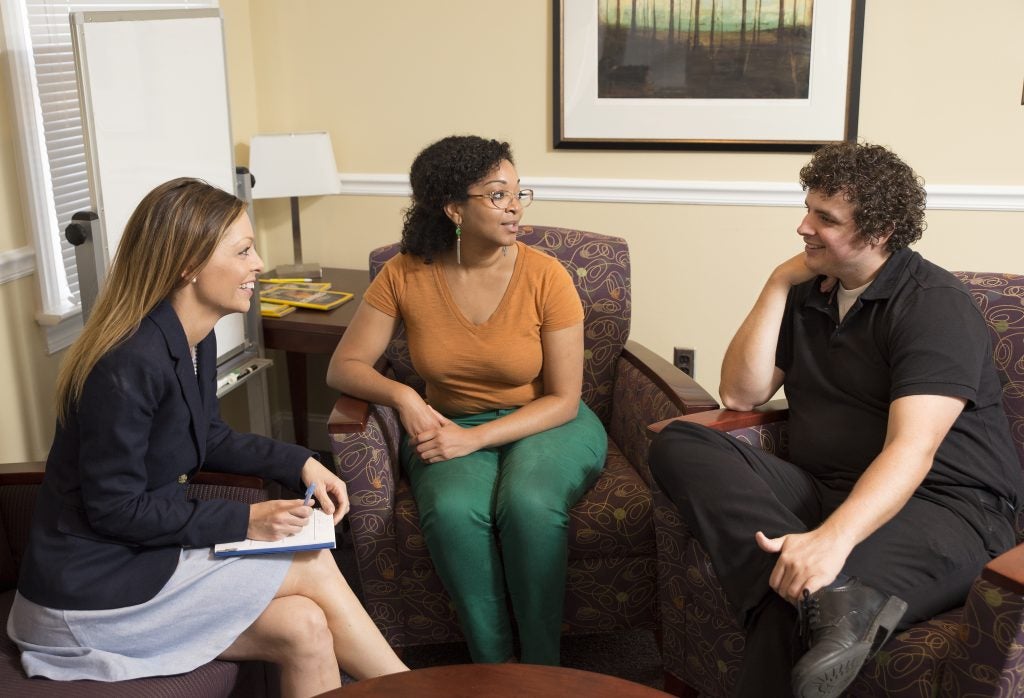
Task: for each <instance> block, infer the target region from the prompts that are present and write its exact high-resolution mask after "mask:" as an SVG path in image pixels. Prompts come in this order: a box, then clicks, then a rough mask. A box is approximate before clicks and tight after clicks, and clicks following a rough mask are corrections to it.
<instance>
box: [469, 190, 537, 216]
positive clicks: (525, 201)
mask: <svg viewBox="0 0 1024 698" xmlns="http://www.w3.org/2000/svg"><path fill="white" fill-rule="evenodd" d="M466 196H468V197H469V198H471V199H472V198H480V199H490V200H491V204H492V205H493V206H494V208H496V209H498V210H500V211H504V210H505V209H507V208H508V207H509V204H510V203H511V202H512V199H515V200H516V201H518V202H519V205H520V206H522V207H523V208H526V207H527V206H529V205H530V204H532V203H533V189H520V190H519V192H518V193H517V194H513V193H512V192H510V191H502V190H500V189H499V190H498V191H492V192H491V193H489V194H466Z"/></svg>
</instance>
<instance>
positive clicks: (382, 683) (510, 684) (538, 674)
mask: <svg viewBox="0 0 1024 698" xmlns="http://www.w3.org/2000/svg"><path fill="white" fill-rule="evenodd" d="M572 695H579V696H586V698H665V696H668V695H669V694H668V693H663V692H662V691H659V690H656V689H654V688H650V687H648V686H641V685H640V684H638V683H633V682H632V681H626V680H625V679H620V678H617V677H615V676H608V675H606V674H596V673H594V672H590V671H581V670H579V669H566V668H564V667H553V666H539V665H536V664H453V665H451V666H437V667H430V668H428V669H416V670H414V671H405V672H402V673H400V674H390V675H388V676H381V677H380V678H376V679H367V680H365V681H358V682H356V683H353V684H349V685H348V686H343V687H342V688H336V689H334V690H333V691H328V692H327V693H323V694H321V696H320V698H370V697H371V696H373V697H375V698H382V697H385V696H388V697H390V696H393V697H394V698H408V697H409V696H416V698H442V697H443V698H481V696H487V698H524V697H526V696H560V697H561V696H572Z"/></svg>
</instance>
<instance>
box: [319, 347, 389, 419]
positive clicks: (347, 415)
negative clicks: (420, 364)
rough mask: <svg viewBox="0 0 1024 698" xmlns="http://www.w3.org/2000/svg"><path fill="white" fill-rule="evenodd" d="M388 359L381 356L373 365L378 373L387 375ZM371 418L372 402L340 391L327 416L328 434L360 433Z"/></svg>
mask: <svg viewBox="0 0 1024 698" xmlns="http://www.w3.org/2000/svg"><path fill="white" fill-rule="evenodd" d="M388 366H389V364H388V360H387V358H386V357H384V356H381V357H380V358H379V359H377V363H375V364H374V365H373V367H374V368H375V369H377V373H381V374H384V375H387V371H388ZM369 419H370V403H369V402H367V401H366V400H362V399H360V398H357V397H352V396H351V395H346V394H345V393H340V394H339V396H338V399H337V400H335V401H334V407H332V408H331V416H330V417H328V418H327V433H328V434H358V433H359V432H361V431H364V430H365V429H366V424H367V422H368V421H369Z"/></svg>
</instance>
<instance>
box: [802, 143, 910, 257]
mask: <svg viewBox="0 0 1024 698" xmlns="http://www.w3.org/2000/svg"><path fill="white" fill-rule="evenodd" d="M800 184H801V186H803V188H804V190H805V191H806V190H809V189H813V190H814V191H817V192H820V193H822V194H824V195H825V196H834V195H835V194H837V193H842V195H843V198H845V199H846V201H849V202H850V203H851V204H853V222H854V224H855V225H856V226H857V231H858V233H859V234H860V236H861V237H862V238H863V239H864V240H865V241H870V240H877V239H878V238H879V237H881V236H883V235H885V234H886V233H889V232H890V231H891V232H892V235H890V237H889V241H888V242H887V243H886V248H887V249H888V250H889V251H890V252H895V251H896V250H901V249H903V248H904V247H906V246H908V245H910V244H912V243H914V242H917V241H918V240H920V239H921V235H922V233H924V230H925V228H926V227H927V224H926V223H925V220H924V207H925V190H924V180H922V179H921V178H920V177H918V176H917V174H915V173H914V171H913V170H912V169H911V168H910V166H909V165H907V164H906V163H905V162H903V161H902V160H900V159H899V157H898V156H897V155H896V153H894V152H892V151H891V150H889V149H887V148H884V147H882V146H880V145H872V144H870V143H847V142H840V143H830V144H828V145H826V146H824V147H823V148H821V149H820V150H818V151H817V152H816V153H814V155H813V156H812V157H811V161H810V162H809V163H807V164H806V165H804V167H803V169H801V170H800Z"/></svg>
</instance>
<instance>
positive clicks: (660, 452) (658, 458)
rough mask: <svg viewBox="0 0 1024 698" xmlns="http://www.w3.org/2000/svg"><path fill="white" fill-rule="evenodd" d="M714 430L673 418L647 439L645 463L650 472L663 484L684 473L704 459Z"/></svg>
mask: <svg viewBox="0 0 1024 698" xmlns="http://www.w3.org/2000/svg"><path fill="white" fill-rule="evenodd" d="M716 436H717V433H716V432H715V431H714V430H712V429H708V428H707V427H705V426H702V425H700V424H691V423H689V422H673V423H672V424H670V425H669V426H667V427H666V428H665V429H663V430H662V432H661V433H660V434H658V435H657V436H655V437H654V439H652V441H651V449H650V452H649V454H648V457H647V459H648V463H649V464H650V466H651V474H652V475H654V478H655V479H656V480H657V481H658V483H659V484H661V485H662V487H663V488H664V487H665V486H666V484H667V483H671V482H672V481H674V480H676V479H678V478H680V477H685V473H686V472H688V471H690V470H692V469H693V468H694V467H699V466H700V465H702V464H703V463H705V462H706V459H705V458H703V457H701V454H702V453H703V452H704V451H705V449H706V447H707V445H708V443H709V439H712V438H714V437H716Z"/></svg>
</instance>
